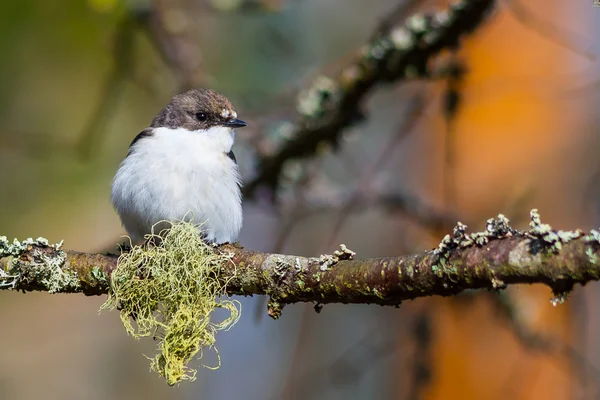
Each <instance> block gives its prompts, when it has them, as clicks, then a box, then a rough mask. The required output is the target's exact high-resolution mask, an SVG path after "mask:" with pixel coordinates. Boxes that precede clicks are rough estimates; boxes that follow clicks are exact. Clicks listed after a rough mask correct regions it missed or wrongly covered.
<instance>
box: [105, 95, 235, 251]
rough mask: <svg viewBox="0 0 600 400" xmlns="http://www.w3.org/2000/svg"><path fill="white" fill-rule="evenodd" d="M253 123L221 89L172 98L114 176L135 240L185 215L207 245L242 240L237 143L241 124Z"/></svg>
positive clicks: (115, 200) (116, 202) (119, 207)
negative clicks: (234, 105)
mask: <svg viewBox="0 0 600 400" xmlns="http://www.w3.org/2000/svg"><path fill="white" fill-rule="evenodd" d="M245 126H247V124H246V122H244V121H242V120H240V119H238V118H237V113H236V112H235V110H234V108H233V105H232V104H231V102H230V101H229V100H228V99H227V98H226V97H225V96H223V95H222V94H220V93H217V92H215V91H213V90H210V89H204V88H202V89H191V90H188V91H186V92H183V93H180V94H177V95H175V96H173V97H172V98H171V100H170V101H169V103H168V104H167V105H166V107H165V108H164V109H163V110H162V111H160V113H158V115H157V116H156V117H154V119H153V120H152V122H151V124H150V127H148V128H146V129H144V130H142V131H141V132H140V133H139V134H137V136H135V138H134V139H133V141H132V142H131V144H130V146H129V151H128V153H127V156H126V157H125V159H124V160H123V161H122V162H121V164H120V166H119V168H118V170H117V172H116V174H115V177H114V179H113V182H112V188H111V201H112V204H113V206H114V208H115V210H116V212H117V214H118V215H119V217H120V219H121V223H122V225H123V227H124V228H125V230H126V231H127V233H128V235H129V237H130V239H131V242H132V243H134V244H137V243H140V242H143V241H144V240H145V238H146V235H147V234H150V233H156V234H158V233H159V232H161V231H162V230H164V229H168V228H169V227H170V223H173V222H178V221H191V222H193V223H195V224H198V226H199V231H200V232H201V234H202V235H203V238H204V240H205V241H206V242H207V243H211V244H215V245H219V244H223V243H233V242H235V241H236V240H237V238H238V235H239V232H240V230H241V228H242V194H241V178H240V173H239V168H238V165H237V161H236V158H235V155H234V153H233V151H232V146H233V143H234V135H235V132H234V129H235V128H242V127H245Z"/></svg>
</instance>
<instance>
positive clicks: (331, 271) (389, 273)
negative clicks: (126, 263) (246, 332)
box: [0, 210, 600, 318]
mask: <svg viewBox="0 0 600 400" xmlns="http://www.w3.org/2000/svg"><path fill="white" fill-rule="evenodd" d="M465 228H466V226H465V225H462V224H460V223H459V224H458V225H457V227H456V228H454V232H453V233H452V235H446V237H445V238H444V239H443V240H442V242H441V243H440V245H439V247H438V248H437V249H435V250H431V251H425V252H422V253H418V254H413V255H408V256H398V257H382V258H370V259H363V260H360V259H353V253H352V252H351V251H349V250H347V249H345V246H343V245H342V246H341V247H342V251H336V252H335V253H334V254H333V255H330V256H321V257H320V258H315V257H313V258H307V257H298V256H292V255H282V254H270V253H261V252H255V251H251V250H247V249H244V248H242V247H239V246H236V245H224V246H221V247H219V248H218V250H217V251H222V252H226V253H231V255H232V260H233V263H230V264H224V265H223V266H222V268H221V271H220V275H219V278H221V279H223V281H227V282H228V283H227V293H228V294H230V295H254V294H261V295H268V296H269V297H270V301H269V315H271V316H272V317H274V318H277V317H278V316H279V315H280V313H281V310H282V308H283V306H284V305H285V304H290V303H296V302H315V303H317V305H320V304H323V303H365V304H379V305H394V306H398V305H400V303H401V302H402V301H404V300H411V299H416V298H418V297H425V296H432V295H440V296H450V295H454V294H457V293H460V292H462V291H464V290H467V289H502V288H504V287H506V285H509V284H521V283H527V284H532V283H543V284H546V285H548V286H549V287H550V288H551V289H552V290H553V292H554V295H555V296H556V298H555V299H554V300H553V301H554V302H555V304H556V303H560V302H562V301H563V300H564V299H565V298H566V295H567V294H568V292H569V291H570V290H571V289H572V288H573V285H575V284H577V283H579V284H582V285H584V284H586V283H587V282H589V281H594V280H598V279H599V278H600V267H599V265H600V232H599V231H596V230H592V231H591V232H590V233H589V234H587V235H586V234H584V233H583V232H582V231H580V230H576V231H556V230H553V229H552V228H551V227H550V226H549V225H547V224H542V223H541V222H540V220H539V215H538V214H537V211H536V210H533V211H532V212H531V223H530V229H529V230H526V231H517V230H515V229H513V228H511V227H510V226H509V225H508V220H507V219H506V218H505V217H504V216H502V215H500V216H498V218H497V219H490V220H488V221H487V226H486V230H485V231H483V232H476V233H471V234H469V233H466V231H465ZM117 259H118V256H116V255H109V254H87V253H79V252H75V251H64V250H61V249H60V246H58V245H49V244H48V243H47V241H46V240H45V239H42V238H40V239H38V240H32V239H28V240H26V241H24V242H22V243H20V242H17V241H15V242H13V243H10V242H8V241H7V240H6V238H5V237H0V267H1V270H0V287H1V288H4V289H14V290H21V291H31V290H42V291H48V292H51V293H55V292H61V293H77V292H80V293H84V294H86V295H99V294H105V293H108V289H109V277H110V274H111V272H112V271H113V270H114V269H115V267H116V266H117Z"/></svg>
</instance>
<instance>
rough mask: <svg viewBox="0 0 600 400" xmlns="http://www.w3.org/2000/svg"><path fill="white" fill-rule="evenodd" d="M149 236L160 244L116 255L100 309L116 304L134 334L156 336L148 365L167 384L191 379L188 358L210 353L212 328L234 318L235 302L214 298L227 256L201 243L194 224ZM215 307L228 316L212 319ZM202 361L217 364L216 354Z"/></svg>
mask: <svg viewBox="0 0 600 400" xmlns="http://www.w3.org/2000/svg"><path fill="white" fill-rule="evenodd" d="M151 236H152V238H153V239H157V240H156V241H158V242H160V244H159V245H143V246H134V247H133V248H132V249H131V251H130V252H128V253H124V254H122V255H121V257H120V258H119V261H118V264H117V267H116V269H115V270H114V271H113V273H112V275H111V286H110V292H109V297H108V300H107V301H106V303H105V304H104V305H103V306H102V309H114V308H117V307H118V308H119V309H120V311H121V321H122V322H123V325H124V326H125V329H126V330H127V332H128V333H129V334H130V335H132V336H133V337H134V338H136V339H137V338H140V337H144V336H153V337H154V338H155V339H156V340H158V345H157V348H158V350H159V352H158V354H156V356H154V357H153V358H152V359H151V360H152V362H151V369H152V370H153V371H156V372H158V373H160V374H161V375H162V376H164V377H165V379H166V381H167V383H168V384H169V385H173V384H175V383H178V382H180V381H181V380H194V379H195V375H196V370H195V369H193V368H191V367H189V366H188V364H189V362H190V361H191V360H192V359H193V358H194V357H195V356H196V355H197V354H198V353H199V352H200V356H201V355H202V350H203V349H206V348H208V349H212V350H214V351H215V352H216V348H215V333H216V332H217V331H219V330H227V329H229V328H230V327H231V326H233V325H234V324H235V323H236V322H237V321H238V319H239V316H240V307H241V305H240V303H239V302H238V301H235V300H228V299H218V297H219V296H223V295H225V293H226V292H225V285H226V283H223V282H221V281H220V280H219V279H218V276H219V270H220V268H221V266H222V265H223V263H231V262H232V261H231V255H230V254H220V253H218V252H217V251H215V249H213V248H212V247H211V246H209V245H207V244H205V243H204V242H203V241H202V239H201V237H200V235H198V226H196V225H194V224H191V223H187V222H178V223H175V224H173V225H172V227H171V229H169V230H168V231H163V232H162V233H161V234H160V237H159V235H151ZM149 242H151V241H149ZM217 308H222V309H225V310H227V311H229V317H228V318H226V319H224V320H223V321H221V322H212V321H211V319H210V318H211V314H212V313H213V311H214V310H215V309H217ZM217 358H218V353H217ZM203 366H204V367H207V368H211V369H213V368H218V367H219V366H220V358H218V364H217V365H216V366H214V367H211V366H207V365H203Z"/></svg>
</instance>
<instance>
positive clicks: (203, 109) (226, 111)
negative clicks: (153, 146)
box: [150, 89, 247, 131]
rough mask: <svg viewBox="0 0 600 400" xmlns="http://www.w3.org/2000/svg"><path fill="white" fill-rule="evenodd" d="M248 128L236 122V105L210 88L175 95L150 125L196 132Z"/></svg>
mask: <svg viewBox="0 0 600 400" xmlns="http://www.w3.org/2000/svg"><path fill="white" fill-rule="evenodd" d="M246 125H247V124H246V123H245V122H244V121H242V120H239V119H237V113H236V112H235V110H234V109H233V105H232V104H231V102H230V101H229V100H228V99H227V98H226V97H225V96H223V95H222V94H219V93H217V92H215V91H213V90H210V89H192V90H188V91H187V92H184V93H181V94H178V95H175V96H173V98H171V101H170V102H169V104H167V106H166V107H165V108H164V109H163V110H162V111H161V112H160V113H159V114H158V115H157V116H156V117H155V118H154V120H152V125H150V126H151V127H153V128H160V127H165V128H171V129H177V128H184V129H187V130H190V131H195V130H199V129H210V128H212V127H215V126H226V127H229V128H241V127H243V126H246Z"/></svg>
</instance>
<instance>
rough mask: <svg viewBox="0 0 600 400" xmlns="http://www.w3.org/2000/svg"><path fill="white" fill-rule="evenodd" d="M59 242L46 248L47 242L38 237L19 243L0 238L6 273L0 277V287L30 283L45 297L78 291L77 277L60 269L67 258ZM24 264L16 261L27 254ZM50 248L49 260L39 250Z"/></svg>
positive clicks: (0, 248)
mask: <svg viewBox="0 0 600 400" xmlns="http://www.w3.org/2000/svg"><path fill="white" fill-rule="evenodd" d="M61 246H62V241H61V242H60V243H57V244H53V245H51V244H49V241H48V239H46V238H43V237H39V238H37V239H32V238H28V239H25V240H23V241H19V240H17V239H14V240H13V241H12V242H10V241H9V240H8V239H7V238H6V236H0V257H9V258H10V260H9V262H8V263H7V270H6V271H2V274H0V282H1V283H0V286H3V287H15V286H16V284H17V283H18V282H24V283H32V284H36V285H38V286H41V287H42V288H43V289H45V290H46V291H47V292H48V293H59V292H69V291H75V290H77V288H79V277H78V275H77V273H76V272H75V271H73V270H70V269H65V268H63V267H64V265H65V261H66V259H67V255H66V253H65V252H64V251H62V250H60V248H61ZM32 248H33V252H32V253H31V257H30V258H28V259H27V261H24V260H20V259H19V257H20V256H21V255H22V254H23V253H25V252H27V251H31V250H32ZM44 248H51V249H54V250H56V253H55V254H54V255H53V256H52V257H50V256H48V255H47V254H45V253H44V252H43V251H42V249H44Z"/></svg>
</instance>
